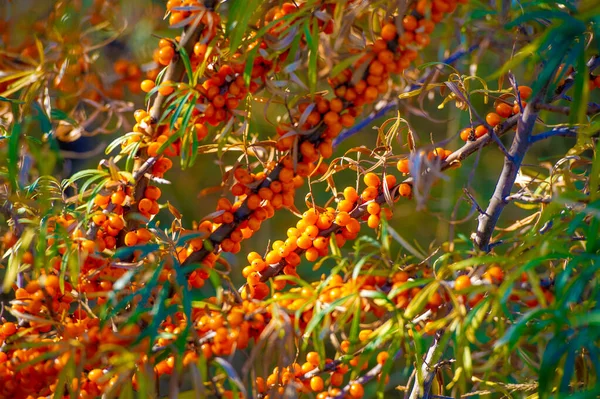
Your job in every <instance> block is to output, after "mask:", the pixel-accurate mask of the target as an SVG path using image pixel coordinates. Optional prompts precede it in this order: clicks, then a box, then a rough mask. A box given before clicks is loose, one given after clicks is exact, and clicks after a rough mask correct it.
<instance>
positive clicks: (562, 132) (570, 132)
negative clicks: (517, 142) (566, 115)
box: [529, 127, 577, 144]
mask: <svg viewBox="0 0 600 399" xmlns="http://www.w3.org/2000/svg"><path fill="white" fill-rule="evenodd" d="M555 136H561V137H577V132H576V131H575V129H574V128H571V127H557V128H555V129H552V130H548V131H547V132H544V133H539V134H536V135H535V136H530V137H529V142H530V143H532V144H533V143H537V142H538V141H541V140H545V139H548V138H550V137H555Z"/></svg>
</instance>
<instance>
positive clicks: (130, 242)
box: [124, 231, 138, 247]
mask: <svg viewBox="0 0 600 399" xmlns="http://www.w3.org/2000/svg"><path fill="white" fill-rule="evenodd" d="M124 241H125V245H127V246H128V247H132V246H134V245H135V244H137V243H138V236H137V234H136V233H135V232H134V231H130V232H128V233H127V234H125V240H124Z"/></svg>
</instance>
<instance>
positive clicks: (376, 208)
mask: <svg viewBox="0 0 600 399" xmlns="http://www.w3.org/2000/svg"><path fill="white" fill-rule="evenodd" d="M367 212H369V214H370V215H379V212H381V205H379V204H378V203H377V202H370V203H369V204H368V205H367Z"/></svg>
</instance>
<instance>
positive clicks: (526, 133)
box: [473, 92, 543, 252]
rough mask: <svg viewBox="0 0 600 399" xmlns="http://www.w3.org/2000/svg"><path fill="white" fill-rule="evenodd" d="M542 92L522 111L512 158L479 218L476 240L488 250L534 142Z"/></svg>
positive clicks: (512, 146)
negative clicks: (534, 131)
mask: <svg viewBox="0 0 600 399" xmlns="http://www.w3.org/2000/svg"><path fill="white" fill-rule="evenodd" d="M542 95H543V92H540V93H539V94H538V95H537V96H536V98H534V99H533V101H532V102H531V103H529V104H527V106H526V107H525V109H524V111H523V114H522V115H521V116H519V123H518V124H517V133H516V134H515V137H514V139H513V142H512V145H511V147H510V150H509V157H505V158H504V167H503V168H502V173H501V174H500V178H499V179H498V183H497V184H496V189H495V190H494V194H493V195H492V198H491V199H490V203H489V205H488V207H487V209H486V210H485V213H482V214H480V215H479V217H478V218H477V219H478V221H479V223H478V226H477V231H476V233H475V234H474V236H473V240H474V242H475V244H476V245H477V246H478V247H479V248H480V249H481V250H483V251H485V252H489V251H490V249H491V247H490V240H491V238H492V234H493V231H494V228H495V227H496V223H497V222H498V219H499V218H500V214H501V213H502V210H503V209H504V207H505V206H506V204H507V203H508V202H507V201H506V198H507V197H508V196H509V195H510V192H511V190H512V187H513V185H514V184H515V180H516V178H517V174H518V172H519V169H520V168H521V164H522V162H523V158H524V157H525V153H526V152H527V150H528V149H529V146H530V145H531V140H530V137H531V133H532V132H533V128H534V127H535V122H536V119H537V115H538V114H537V111H535V104H537V103H538V102H539V101H540V99H541V97H542Z"/></svg>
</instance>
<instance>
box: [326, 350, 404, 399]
mask: <svg viewBox="0 0 600 399" xmlns="http://www.w3.org/2000/svg"><path fill="white" fill-rule="evenodd" d="M400 356H402V350H401V349H400V350H398V351H397V352H396V353H395V354H394V360H397V359H399V358H400ZM384 364H385V363H384ZM384 364H381V363H377V364H376V365H375V366H374V367H373V368H372V369H371V370H369V371H367V372H366V373H365V374H363V375H361V376H360V377H358V378H357V379H355V380H354V381H350V382H349V383H348V384H347V385H346V386H345V387H344V388H343V389H342V390H341V392H340V393H339V394H338V395H336V396H334V397H331V396H328V397H327V398H329V399H342V398H345V397H346V396H347V395H348V393H349V392H350V387H351V386H352V384H354V383H358V384H361V385H365V384H366V383H367V382H369V381H371V380H372V379H373V378H375V377H377V376H378V375H379V374H380V373H381V370H382V369H383V365H384Z"/></svg>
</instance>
